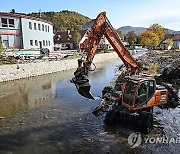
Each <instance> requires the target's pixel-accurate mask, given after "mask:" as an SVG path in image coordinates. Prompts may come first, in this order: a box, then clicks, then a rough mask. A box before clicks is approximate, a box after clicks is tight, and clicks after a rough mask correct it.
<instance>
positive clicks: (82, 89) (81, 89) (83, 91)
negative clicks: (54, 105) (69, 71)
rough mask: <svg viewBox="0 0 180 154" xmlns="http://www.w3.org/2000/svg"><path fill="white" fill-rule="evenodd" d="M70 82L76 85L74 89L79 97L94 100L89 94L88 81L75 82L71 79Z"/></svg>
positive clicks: (89, 86)
mask: <svg viewBox="0 0 180 154" xmlns="http://www.w3.org/2000/svg"><path fill="white" fill-rule="evenodd" d="M70 82H71V83H74V84H75V85H76V89H77V91H78V93H79V94H80V95H81V96H83V97H86V98H89V99H94V97H93V96H92V94H91V92H90V88H91V85H90V84H89V81H88V80H77V79H76V78H73V79H72V80H70Z"/></svg>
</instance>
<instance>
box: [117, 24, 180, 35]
mask: <svg viewBox="0 0 180 154" xmlns="http://www.w3.org/2000/svg"><path fill="white" fill-rule="evenodd" d="M117 30H118V31H121V32H122V33H123V34H127V33H128V32H130V31H134V32H135V33H136V34H140V33H143V32H145V31H146V30H147V28H145V27H131V26H123V27H120V28H118V29H117ZM167 30H168V32H169V33H170V34H173V33H179V31H177V32H176V31H174V30H171V29H167Z"/></svg>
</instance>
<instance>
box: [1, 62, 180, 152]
mask: <svg viewBox="0 0 180 154" xmlns="http://www.w3.org/2000/svg"><path fill="white" fill-rule="evenodd" d="M120 63H121V62H120V61H119V60H113V61H110V62H103V63H101V64H98V65H97V70H96V71H95V72H91V74H90V82H91V85H92V93H93V94H94V95H95V94H96V95H95V96H97V97H96V100H95V101H93V100H88V99H85V98H83V97H81V96H80V95H79V94H78V93H77V91H76V88H75V87H74V85H73V84H70V82H69V80H70V79H71V78H72V74H73V71H74V70H69V71H64V72H61V73H55V74H51V75H44V76H39V77H34V78H29V79H22V80H18V81H12V82H7V83H1V84H0V107H1V112H0V153H3V154H4V153H5V154H9V153H13V154H16V153H17V154H24V153H29V154H31V153H32V154H34V153H38V154H41V153H42V154H44V153H53V154H54V153H55V154H56V153H57V154H59V153H60V154H64V153H65V154H69V153H73V154H76V153H78V154H79V153H80V154H81V153H82V154H84V153H87V154H104V153H113V154H119V153H138V154H141V153H142V154H143V153H146V154H150V153H177V154H178V153H180V146H179V144H180V143H171V144H165V143H145V140H144V139H145V138H146V137H155V136H157V135H158V136H163V135H166V136H168V137H177V136H178V135H179V134H180V120H179V119H180V107H176V108H175V109H163V110H162V109H160V108H155V110H154V121H155V122H154V128H153V131H152V132H151V133H150V134H149V135H148V136H147V135H144V134H142V143H141V144H140V145H139V146H138V147H136V148H131V146H130V145H129V144H128V136H129V135H130V134H132V133H135V132H136V130H133V129H131V128H129V127H122V126H116V127H108V126H106V125H104V122H103V120H104V115H102V116H100V117H95V116H93V114H92V111H93V110H94V108H95V107H96V106H97V104H98V103H99V101H100V99H99V97H98V96H101V91H102V89H103V87H104V86H106V85H107V84H108V83H109V82H110V81H111V79H112V78H113V77H114V73H115V70H116V69H115V66H117V65H119V64H120ZM179 95H180V92H179Z"/></svg>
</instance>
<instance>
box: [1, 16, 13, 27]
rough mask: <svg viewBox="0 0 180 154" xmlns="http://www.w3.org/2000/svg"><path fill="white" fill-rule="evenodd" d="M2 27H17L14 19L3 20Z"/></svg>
mask: <svg viewBox="0 0 180 154" xmlns="http://www.w3.org/2000/svg"><path fill="white" fill-rule="evenodd" d="M1 22H2V27H12V28H14V27H15V24H14V19H8V18H1Z"/></svg>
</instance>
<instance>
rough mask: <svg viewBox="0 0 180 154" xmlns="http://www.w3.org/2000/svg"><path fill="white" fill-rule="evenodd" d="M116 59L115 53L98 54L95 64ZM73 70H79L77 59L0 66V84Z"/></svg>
mask: <svg viewBox="0 0 180 154" xmlns="http://www.w3.org/2000/svg"><path fill="white" fill-rule="evenodd" d="M114 58H118V56H117V54H116V53H115V52H112V53H104V54H97V55H96V56H95V58H94V60H93V62H94V63H98V62H102V61H105V60H110V59H114ZM73 68H74V69H75V68H77V59H68V60H60V61H47V60H46V61H43V62H42V61H41V62H36V63H35V62H32V63H27V64H12V65H2V66H0V82H4V81H10V80H16V79H21V78H27V77H33V76H39V75H44V74H49V73H55V72H59V71H64V70H68V69H73Z"/></svg>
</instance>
